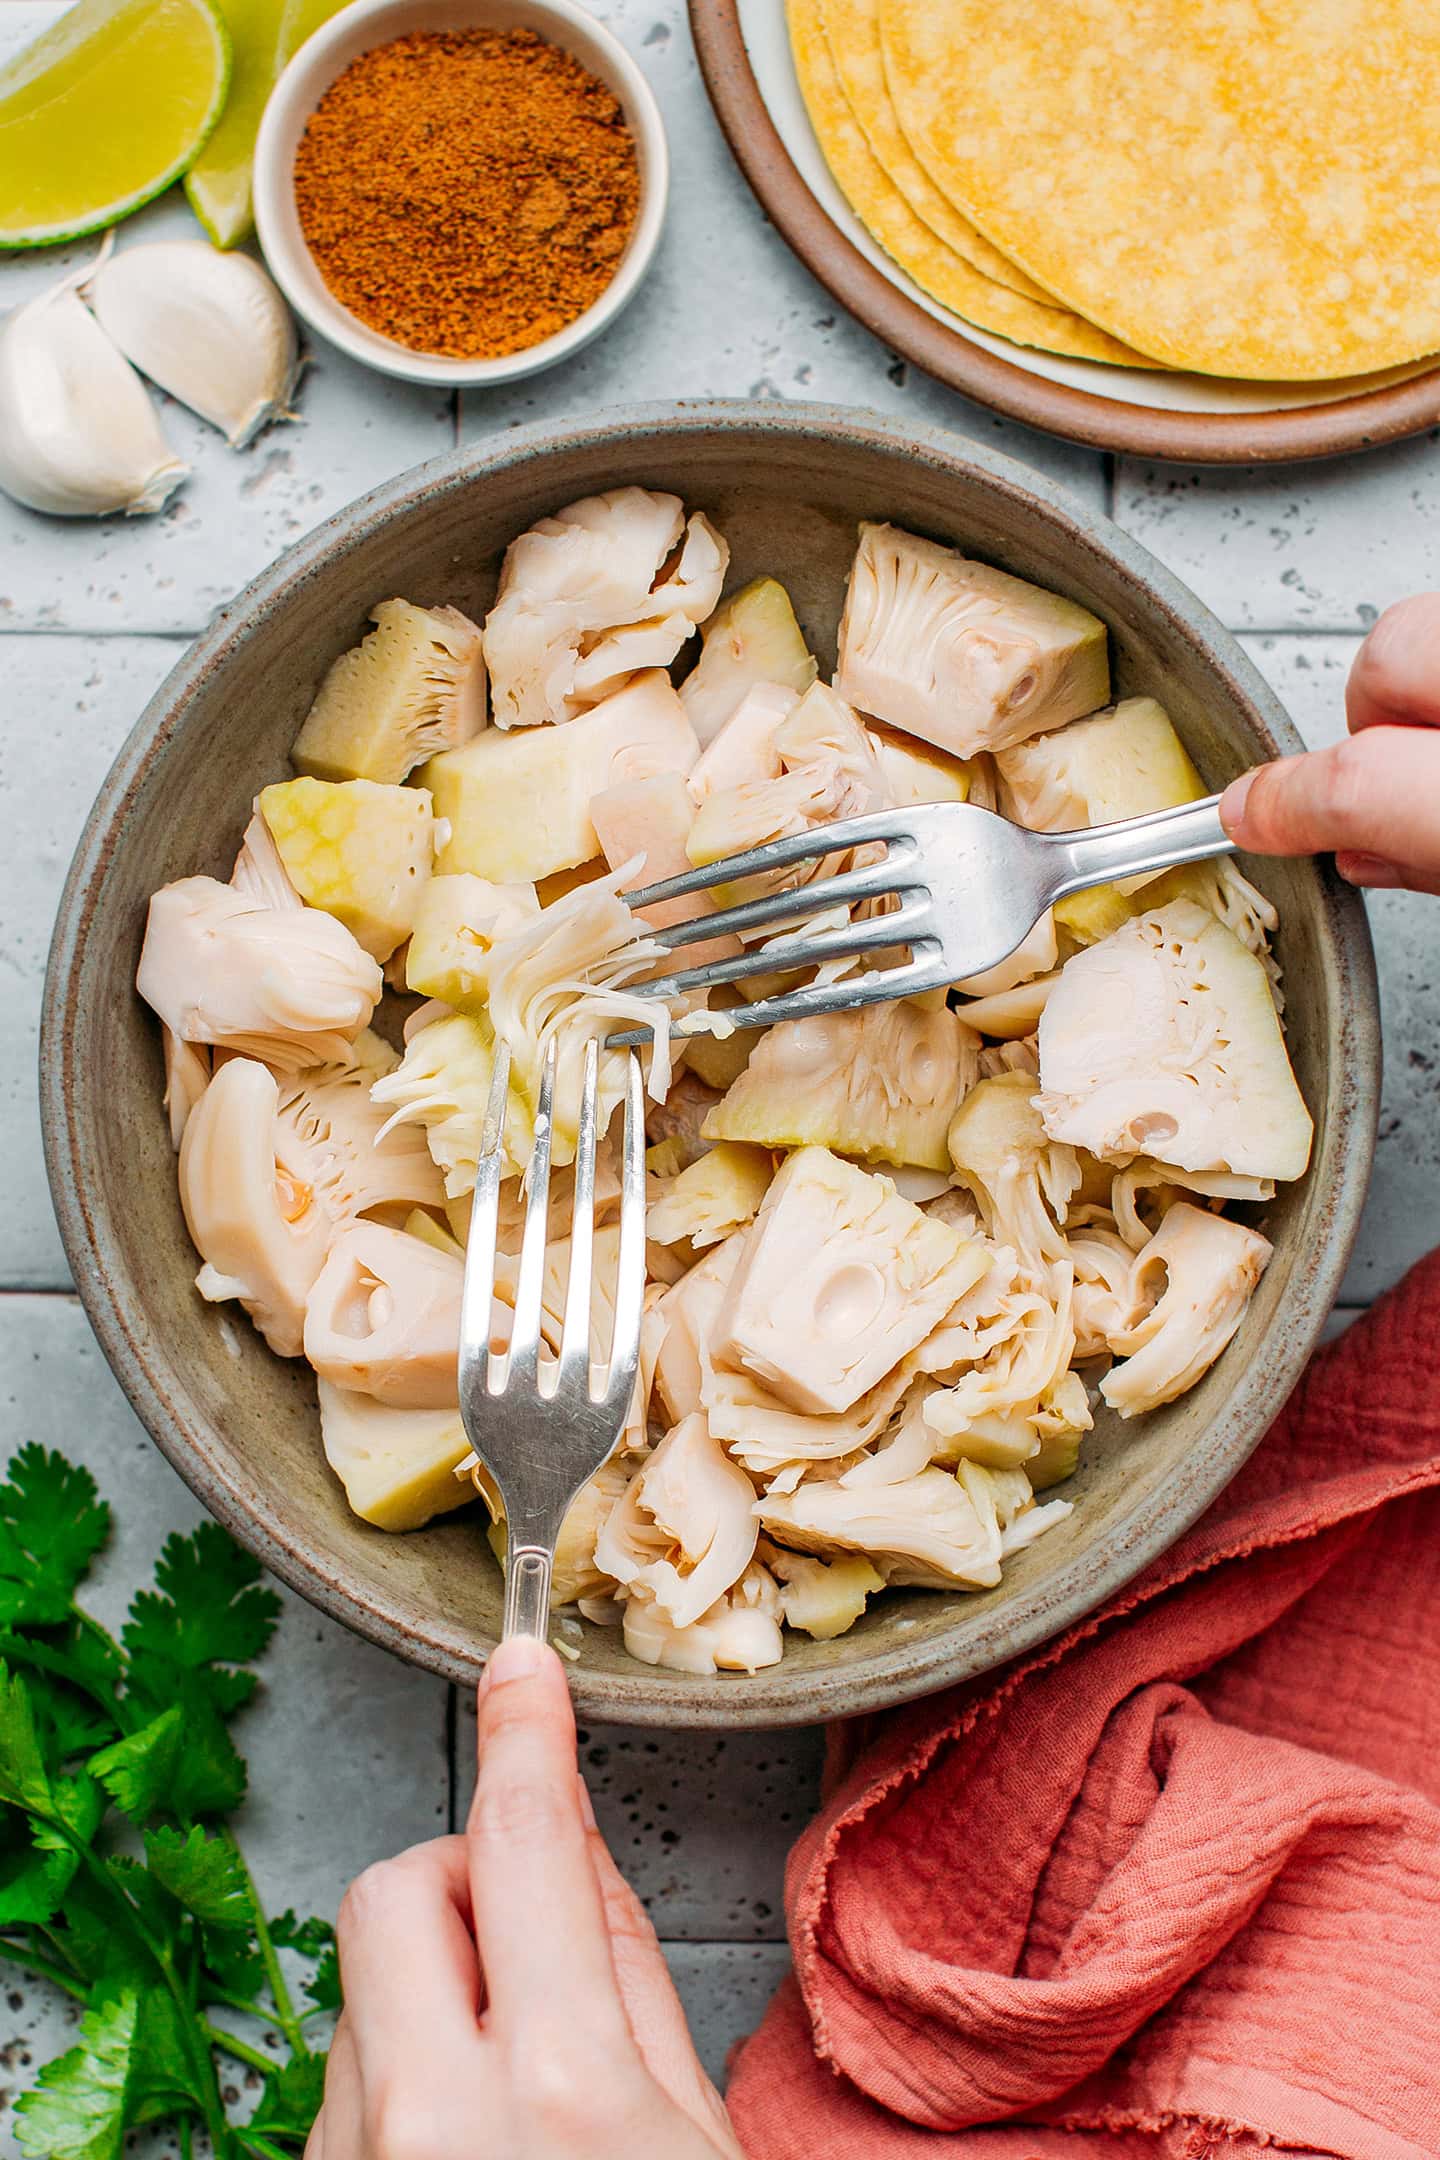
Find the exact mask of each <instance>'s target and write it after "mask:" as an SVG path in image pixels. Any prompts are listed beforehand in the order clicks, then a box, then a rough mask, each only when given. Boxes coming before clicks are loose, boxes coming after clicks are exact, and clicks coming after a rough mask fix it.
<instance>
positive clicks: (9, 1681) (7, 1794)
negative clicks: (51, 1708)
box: [0, 1665, 51, 1813]
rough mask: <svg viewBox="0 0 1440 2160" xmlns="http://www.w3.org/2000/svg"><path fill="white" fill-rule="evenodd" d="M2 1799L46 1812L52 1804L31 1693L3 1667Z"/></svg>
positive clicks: (0, 1698) (0, 1714)
mask: <svg viewBox="0 0 1440 2160" xmlns="http://www.w3.org/2000/svg"><path fill="white" fill-rule="evenodd" d="M0 1800H8V1801H9V1802H10V1803H11V1805H12V1806H14V1807H23V1808H34V1809H36V1810H38V1811H40V1812H42V1813H43V1812H44V1811H45V1810H46V1809H48V1808H49V1806H50V1804H51V1794H50V1773H49V1770H48V1769H47V1768H46V1765H45V1756H44V1752H43V1750H42V1748H41V1746H40V1736H39V1734H38V1732H37V1731H36V1729H35V1709H34V1705H33V1704H32V1702H31V1700H30V1690H29V1689H28V1688H27V1687H26V1685H25V1682H24V1681H23V1680H22V1679H21V1677H20V1675H19V1673H13V1672H10V1671H9V1670H8V1669H7V1668H6V1667H5V1666H3V1665H0Z"/></svg>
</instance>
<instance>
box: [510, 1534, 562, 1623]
mask: <svg viewBox="0 0 1440 2160" xmlns="http://www.w3.org/2000/svg"><path fill="white" fill-rule="evenodd" d="M554 1567H555V1554H554V1551H553V1550H552V1549H551V1547H549V1546H548V1545H520V1546H517V1547H515V1548H514V1549H513V1550H512V1551H511V1552H509V1553H508V1554H507V1556H506V1561H505V1618H504V1621H503V1623H502V1625H501V1630H500V1640H501V1641H502V1642H506V1641H508V1640H509V1638H510V1637H511V1636H512V1635H533V1636H535V1637H536V1639H537V1640H538V1641H540V1642H544V1640H545V1638H546V1636H547V1635H548V1634H549V1632H550V1577H551V1574H552V1573H553V1571H554Z"/></svg>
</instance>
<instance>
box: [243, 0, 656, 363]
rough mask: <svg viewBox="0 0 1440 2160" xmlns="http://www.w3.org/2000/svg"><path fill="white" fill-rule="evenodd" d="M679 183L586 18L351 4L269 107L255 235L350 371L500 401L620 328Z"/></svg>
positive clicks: (628, 78)
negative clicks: (501, 386)
mask: <svg viewBox="0 0 1440 2160" xmlns="http://www.w3.org/2000/svg"><path fill="white" fill-rule="evenodd" d="M668 177H669V158H668V154H667V151H666V146H665V131H664V127H663V125H662V123H661V119H660V112H659V108H658V107H657V105H656V103H655V98H654V95H653V93H652V91H651V89H650V86H649V84H648V83H647V82H646V80H645V77H644V76H643V74H642V73H641V72H640V69H639V68H638V67H637V66H636V65H635V62H634V61H633V60H632V59H631V58H630V56H629V54H628V53H627V52H626V51H625V49H624V47H623V46H622V45H621V44H620V43H619V42H618V40H617V39H616V38H614V37H613V36H612V35H611V33H610V32H609V31H608V30H606V29H605V28H603V26H602V25H601V24H599V23H597V22H596V21H595V20H594V19H593V18H592V17H591V16H589V15H587V14H586V13H585V11H584V10H583V9H582V8H580V7H579V6H577V5H575V4H574V0H355V5H354V6H352V7H348V8H346V9H344V11H343V12H342V13H341V14H339V15H336V16H334V17H333V18H332V19H331V21H330V22H328V23H327V24H326V25H325V26H324V28H323V29H321V30H318V31H317V32H316V33H315V35H314V36H313V37H312V38H310V39H309V40H308V41H307V42H306V44H305V45H304V46H302V48H301V50H300V51H299V52H298V53H297V54H296V56H295V58H294V59H293V60H292V61H291V63H290V65H289V67H288V68H287V69H286V70H285V73H284V74H283V75H282V76H281V78H280V81H279V82H278V83H277V85H276V87H275V90H274V92H273V94H272V95H271V98H270V101H269V104H268V105H267V106H266V109H265V116H264V119H263V121H262V123H261V127H260V135H259V140H258V142H257V144H256V151H255V223H256V228H257V231H258V234H259V238H260V244H261V246H262V247H263V249H264V251H265V258H266V261H267V262H268V264H269V266H270V269H271V272H272V273H273V275H274V277H275V280H276V282H277V284H278V285H279V286H280V287H281V289H282V291H283V292H284V293H285V295H286V298H287V299H288V300H289V301H290V303H291V305H292V307H294V308H295V310H296V312H297V313H298V314H300V315H301V316H303V318H304V319H305V321H306V322H307V323H308V324H309V325H310V327H311V329H312V330H315V331H317V332H318V333H319V334H320V335H321V336H322V337H324V338H328V339H329V341H330V342H331V343H332V344H333V345H338V346H339V347H340V349H341V351H342V352H346V353H349V354H350V356H351V358H352V359H355V360H360V361H363V362H365V363H366V364H367V365H369V366H370V367H375V368H380V369H382V370H383V371H384V372H385V373H387V374H390V375H401V376H404V377H406V378H407V379H408V380H409V381H411V382H429V383H452V384H461V385H485V384H490V383H500V382H507V381H510V380H511V379H513V378H514V377H516V376H520V375H530V374H534V373H536V372H537V371H538V370H539V369H541V368H545V367H549V366H551V365H552V364H553V363H554V362H555V361H557V360H563V359H568V358H569V356H570V355H571V354H572V353H574V352H576V351H578V349H579V348H580V347H581V346H582V345H585V344H588V343H589V341H590V339H591V338H593V337H596V336H598V335H599V333H600V332H601V331H602V330H604V329H605V328H606V327H607V325H608V324H610V323H611V322H613V321H614V319H615V317H616V316H617V315H618V314H619V312H620V310H621V309H622V308H623V307H624V306H625V304H626V302H627V301H628V300H629V299H630V297H631V296H632V294H633V293H634V292H635V290H636V287H637V286H638V285H639V283H640V280H641V279H642V277H643V276H644V274H645V271H646V269H647V267H648V266H649V263H650V259H651V257H652V256H653V254H654V252H655V246H656V242H657V241H658V240H659V237H660V227H661V223H662V221H663V218H664V214H665V194H666V188H667V185H668Z"/></svg>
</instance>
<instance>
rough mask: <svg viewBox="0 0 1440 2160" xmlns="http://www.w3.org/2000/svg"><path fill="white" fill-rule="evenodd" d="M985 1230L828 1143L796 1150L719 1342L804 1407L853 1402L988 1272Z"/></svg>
mask: <svg viewBox="0 0 1440 2160" xmlns="http://www.w3.org/2000/svg"><path fill="white" fill-rule="evenodd" d="M987 1265H988V1261H987V1257H986V1254H985V1251H984V1249H983V1247H982V1245H981V1244H980V1242H979V1241H978V1240H975V1239H971V1238H968V1237H965V1236H963V1235H961V1234H960V1233H959V1232H957V1231H954V1230H952V1229H950V1228H949V1226H948V1225H947V1224H945V1223H941V1222H935V1221H933V1220H932V1219H931V1218H930V1217H929V1216H926V1215H922V1214H921V1212H920V1210H919V1208H917V1207H914V1206H913V1205H912V1204H911V1202H910V1201H908V1200H902V1199H901V1197H900V1195H899V1193H897V1192H896V1190H895V1187H894V1186H893V1185H892V1184H891V1183H890V1181H889V1179H888V1178H883V1177H877V1176H874V1175H872V1173H871V1172H869V1171H867V1170H859V1169H856V1167H855V1166H854V1164H853V1163H846V1162H841V1160H840V1159H839V1157H838V1156H836V1155H832V1154H831V1153H830V1152H829V1150H828V1149H826V1148H820V1147H805V1148H801V1149H800V1150H799V1152H798V1153H796V1154H794V1155H792V1156H790V1158H789V1160H788V1161H787V1162H786V1164H785V1166H784V1168H783V1169H782V1170H781V1172H780V1174H779V1176H778V1177H777V1178H776V1179H775V1182H774V1184H773V1185H772V1186H771V1187H770V1190H769V1192H768V1193H767V1194H766V1196H765V1201H764V1205H763V1206H762V1207H761V1209H760V1213H759V1214H758V1216H757V1217H756V1219H755V1221H754V1223H753V1224H752V1225H751V1227H750V1229H749V1230H748V1231H747V1232H746V1235H745V1245H744V1248H743V1250H742V1252H741V1254H740V1260H739V1265H738V1267H737V1270H736V1273H735V1277H734V1280H733V1281H732V1282H731V1284H730V1287H729V1289H728V1291H727V1293H726V1297H725V1302H724V1305H723V1306H722V1308H721V1311H720V1314H719V1318H718V1320H717V1322H716V1326H715V1332H714V1335H713V1337H712V1339H711V1343H710V1351H711V1356H712V1358H713V1360H714V1362H715V1363H716V1364H717V1365H727V1366H729V1367H731V1368H732V1369H734V1370H738V1371H740V1372H746V1373H751V1374H753V1375H754V1376H755V1377H756V1378H757V1379H759V1380H761V1381H763V1382H764V1383H765V1385H766V1386H767V1387H769V1388H771V1389H773V1391H774V1393H775V1394H776V1395H778V1396H779V1397H780V1398H781V1400H782V1401H783V1402H785V1403H788V1404H789V1405H790V1406H791V1407H792V1408H795V1409H798V1410H811V1411H820V1412H822V1413H825V1412H830V1411H836V1410H848V1409H849V1407H850V1405H851V1404H852V1403H854V1402H856V1401H858V1400H859V1398H860V1396H862V1395H863V1394H864V1393H865V1392H866V1390H867V1389H868V1388H871V1387H873V1386H875V1384H876V1383H877V1382H878V1381H880V1380H883V1379H884V1378H885V1376H886V1375H887V1373H890V1372H891V1371H893V1369H894V1368H895V1366H897V1365H898V1364H899V1363H900V1360H901V1359H902V1358H903V1357H904V1356H905V1355H906V1354H907V1352H909V1351H911V1350H913V1349H915V1348H916V1347H917V1345H918V1344H919V1343H921V1342H922V1341H923V1340H924V1339H925V1337H926V1336H927V1335H928V1334H929V1333H930V1331H931V1329H932V1328H933V1327H935V1326H937V1325H938V1324H939V1322H940V1321H941V1320H942V1319H943V1318H944V1316H945V1314H946V1313H948V1312H949V1310H950V1308H951V1306H952V1305H954V1304H955V1303H956V1302H957V1300H958V1299H960V1298H961V1297H963V1296H964V1294H965V1292H966V1291H967V1290H968V1289H970V1288H971V1287H972V1286H973V1285H974V1284H975V1283H976V1282H977V1281H978V1280H979V1279H980V1277H981V1276H982V1275H983V1274H984V1273H985V1270H986V1267H987Z"/></svg>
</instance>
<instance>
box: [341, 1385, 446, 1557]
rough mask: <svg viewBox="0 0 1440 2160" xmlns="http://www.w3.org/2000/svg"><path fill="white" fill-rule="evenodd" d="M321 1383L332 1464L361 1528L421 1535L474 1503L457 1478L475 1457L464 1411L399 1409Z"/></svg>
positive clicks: (370, 1397) (370, 1396) (344, 1389)
mask: <svg viewBox="0 0 1440 2160" xmlns="http://www.w3.org/2000/svg"><path fill="white" fill-rule="evenodd" d="M319 1385H320V1440H321V1445H322V1446H323V1447H324V1450H325V1460H326V1461H327V1462H328V1463H329V1465H330V1468H331V1469H332V1470H333V1471H334V1473H335V1475H336V1477H338V1478H339V1480H340V1482H341V1484H342V1485H343V1486H344V1488H345V1498H346V1499H347V1500H348V1501H349V1503H350V1506H351V1508H352V1509H353V1511H354V1512H355V1514H357V1515H358V1516H359V1517H360V1519H361V1521H362V1522H368V1523H373V1524H374V1525H375V1528H376V1529H377V1530H419V1529H420V1528H421V1527H422V1526H423V1525H424V1524H425V1523H427V1522H431V1521H433V1519H434V1518H435V1516H437V1515H448V1514H449V1513H450V1512H451V1510H452V1509H454V1508H458V1507H464V1505H465V1503H466V1502H467V1500H473V1499H474V1497H475V1495H474V1491H473V1489H472V1488H471V1487H470V1486H469V1485H468V1484H462V1483H461V1482H460V1481H459V1480H458V1479H457V1478H456V1476H455V1466H456V1464H457V1463H460V1462H463V1461H464V1459H465V1457H466V1456H467V1455H468V1454H469V1452H470V1442H469V1440H468V1439H467V1438H466V1435H465V1427H464V1426H463V1425H462V1424H461V1422H460V1412H459V1411H458V1410H396V1409H394V1408H392V1407H391V1405H390V1404H389V1403H383V1402H377V1401H376V1400H375V1398H374V1397H373V1396H372V1395H357V1394H356V1393H355V1392H354V1391H353V1390H352V1389H350V1388H337V1387H332V1386H331V1385H330V1383H329V1381H328V1380H321V1382H320V1384H319Z"/></svg>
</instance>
